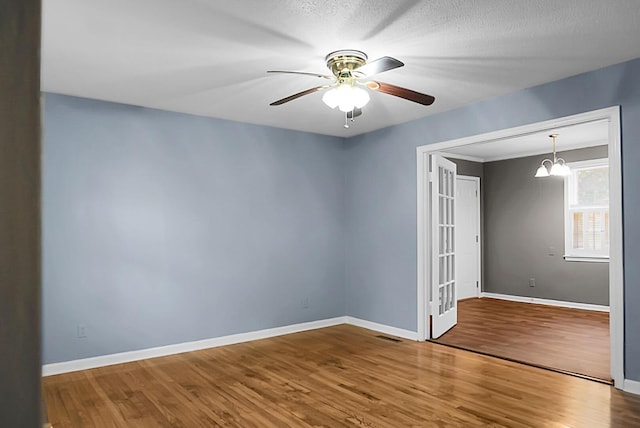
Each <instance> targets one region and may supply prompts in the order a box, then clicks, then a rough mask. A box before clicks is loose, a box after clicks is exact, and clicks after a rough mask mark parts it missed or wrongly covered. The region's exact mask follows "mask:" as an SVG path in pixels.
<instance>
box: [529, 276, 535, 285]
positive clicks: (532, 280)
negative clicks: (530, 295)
mask: <svg viewBox="0 0 640 428" xmlns="http://www.w3.org/2000/svg"><path fill="white" fill-rule="evenodd" d="M535 286H536V279H535V278H529V287H535Z"/></svg>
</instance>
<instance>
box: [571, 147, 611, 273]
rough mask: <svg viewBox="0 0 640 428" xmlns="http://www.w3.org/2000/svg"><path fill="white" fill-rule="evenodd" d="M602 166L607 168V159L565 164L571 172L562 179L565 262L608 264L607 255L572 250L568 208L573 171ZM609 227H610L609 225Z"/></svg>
mask: <svg viewBox="0 0 640 428" xmlns="http://www.w3.org/2000/svg"><path fill="white" fill-rule="evenodd" d="M604 165H607V167H608V166H609V159H608V158H600V159H590V160H585V161H580V162H571V163H567V166H569V168H570V169H571V170H572V174H571V175H569V176H566V177H565V178H564V259H565V260H566V261H569V262H596V263H608V262H609V254H607V255H606V256H604V255H602V254H598V253H593V252H589V251H576V250H574V249H573V242H572V240H573V224H572V215H571V209H570V207H569V204H570V201H571V196H572V195H571V193H572V191H573V189H572V186H571V178H572V177H573V170H575V169H582V168H589V167H599V166H604ZM609 204H611V201H609ZM609 210H610V209H609V207H607V211H609ZM609 222H611V214H609ZM609 227H611V225H609ZM609 230H611V229H609ZM609 233H611V232H609ZM609 239H611V238H609ZM609 251H611V249H609Z"/></svg>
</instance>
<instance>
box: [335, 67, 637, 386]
mask: <svg viewBox="0 0 640 428" xmlns="http://www.w3.org/2000/svg"><path fill="white" fill-rule="evenodd" d="M436 95H439V94H436ZM442 96H446V94H442ZM436 102H437V100H436ZM613 105H621V114H622V152H623V153H622V155H623V159H622V162H623V210H624V253H625V255H624V264H625V268H624V273H625V289H624V292H625V301H626V305H625V329H626V330H625V331H626V336H625V364H626V372H625V374H626V377H627V378H629V379H635V380H640V335H638V333H637V332H638V331H640V263H638V260H639V259H640V226H639V225H638V222H637V219H638V218H640V192H638V186H639V185H640V168H638V166H637V164H638V161H639V160H640V142H639V141H638V140H639V139H640V59H638V60H634V61H630V62H627V63H623V64H619V65H615V66H611V67H608V68H605V69H602V70H598V71H594V72H590V73H586V74H582V75H578V76H575V77H571V78H568V79H564V80H560V81H557V82H553V83H549V84H546V85H542V86H538V87H535V88H531V89H527V90H522V91H518V92H515V93H512V94H508V95H504V96H500V97H496V98H492V99H489V100H486V101H483V102H479V103H476V104H473V105H470V106H467V107H463V108H459V109H456V110H452V111H449V112H445V113H441V114H437V115H433V116H429V117H426V118H424V119H420V120H417V121H413V122H410V123H406V124H403V125H399V126H394V127H390V128H386V129H383V130H380V131H377V132H374V133H370V134H366V135H362V136H358V137H354V138H351V139H349V140H347V141H346V143H345V145H346V153H345V159H346V164H345V176H346V184H345V188H346V191H347V196H348V197H347V198H346V227H345V231H346V243H345V248H346V260H347V264H346V296H347V315H350V316H354V317H358V318H363V319H366V320H370V321H374V322H378V323H383V324H388V325H391V326H394V327H399V328H403V329H408V330H413V331H415V330H416V328H417V326H416V324H417V320H416V318H417V314H416V312H417V310H416V245H417V243H416V152H415V148H416V147H417V146H421V145H424V144H431V143H435V142H440V141H446V140H450V139H455V138H461V137H465V136H470V135H476V134H481V133H485V132H490V131H496V130H500V129H505V128H510V127H514V126H519V125H524V124H528V123H533V122H539V121H543V120H548V119H553V118H557V117H562V116H567V115H573V114H577V113H582V112H586V111H591V110H595V109H600V108H605V107H610V106H613Z"/></svg>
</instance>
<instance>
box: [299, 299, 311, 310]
mask: <svg viewBox="0 0 640 428" xmlns="http://www.w3.org/2000/svg"><path fill="white" fill-rule="evenodd" d="M300 304H301V305H302V307H303V308H305V309H306V308H308V307H309V298H308V297H303V298H302V299H300Z"/></svg>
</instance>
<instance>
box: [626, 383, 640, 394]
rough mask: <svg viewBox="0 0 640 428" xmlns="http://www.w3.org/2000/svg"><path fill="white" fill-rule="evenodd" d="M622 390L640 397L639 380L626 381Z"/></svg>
mask: <svg viewBox="0 0 640 428" xmlns="http://www.w3.org/2000/svg"><path fill="white" fill-rule="evenodd" d="M622 390H623V391H625V392H628V393H630V394H636V395H640V382H638V381H637V380H630V379H625V380H624V385H623V386H622Z"/></svg>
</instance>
